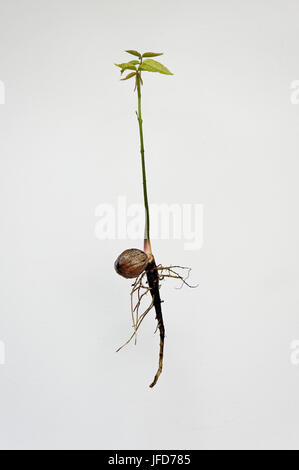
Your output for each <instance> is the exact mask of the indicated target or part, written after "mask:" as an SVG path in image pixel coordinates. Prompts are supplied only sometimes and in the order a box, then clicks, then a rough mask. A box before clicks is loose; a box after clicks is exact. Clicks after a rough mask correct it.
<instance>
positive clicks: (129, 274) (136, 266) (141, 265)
mask: <svg viewBox="0 0 299 470" xmlns="http://www.w3.org/2000/svg"><path fill="white" fill-rule="evenodd" d="M148 262H149V259H148V256H147V254H146V253H144V251H142V250H138V249H137V248H130V249H128V250H125V251H123V252H122V253H121V254H120V255H119V257H118V258H117V260H116V261H115V263H114V268H115V271H116V272H117V273H118V274H120V275H121V276H123V277H125V278H126V279H130V278H133V277H137V276H139V274H141V273H142V272H143V271H144V270H145V268H146V266H147V265H148Z"/></svg>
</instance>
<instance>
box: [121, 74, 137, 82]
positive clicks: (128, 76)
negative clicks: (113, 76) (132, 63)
mask: <svg viewBox="0 0 299 470" xmlns="http://www.w3.org/2000/svg"><path fill="white" fill-rule="evenodd" d="M135 75H136V72H131V73H129V75H127V76H126V77H125V78H121V80H128V79H129V78H132V77H135Z"/></svg>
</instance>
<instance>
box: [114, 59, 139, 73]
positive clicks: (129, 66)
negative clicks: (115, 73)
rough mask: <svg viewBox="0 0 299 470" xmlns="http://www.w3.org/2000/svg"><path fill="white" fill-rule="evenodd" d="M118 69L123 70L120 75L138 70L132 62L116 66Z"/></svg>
mask: <svg viewBox="0 0 299 470" xmlns="http://www.w3.org/2000/svg"><path fill="white" fill-rule="evenodd" d="M114 65H116V67H119V68H121V71H120V73H121V74H123V73H124V71H125V70H137V69H136V67H135V65H133V64H131V63H130V62H124V63H123V64H114Z"/></svg>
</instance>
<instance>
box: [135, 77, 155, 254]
mask: <svg viewBox="0 0 299 470" xmlns="http://www.w3.org/2000/svg"><path fill="white" fill-rule="evenodd" d="M136 86H137V96H138V112H137V120H138V124H139V136H140V154H141V166H142V182H143V199H144V209H145V229H144V251H145V252H146V253H147V254H152V250H151V243H150V216H149V206H148V196H147V184H146V171H145V159H144V142H143V127H142V115H141V86H140V75H139V74H138V73H137V75H136Z"/></svg>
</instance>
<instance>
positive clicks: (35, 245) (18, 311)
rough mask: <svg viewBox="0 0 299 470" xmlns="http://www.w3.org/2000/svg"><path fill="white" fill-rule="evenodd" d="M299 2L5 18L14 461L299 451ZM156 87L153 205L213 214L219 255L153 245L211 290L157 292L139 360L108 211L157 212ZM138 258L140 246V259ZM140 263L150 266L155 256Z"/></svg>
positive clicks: (6, 416) (2, 141)
mask: <svg viewBox="0 0 299 470" xmlns="http://www.w3.org/2000/svg"><path fill="white" fill-rule="evenodd" d="M298 14H299V4H298V2H297V1H295V0H294V1H291V0H279V1H274V0H272V1H270V0H269V1H266V0H263V1H260V0H259V1H258V0H254V1H244V0H243V1H237V0H229V1H228V0H227V1H222V0H221V1H220V0H218V1H215V0H212V1H211V0H209V1H208V0H205V1H203V0H201V1H198V0H196V1H195V0H194V1H190V0H189V1H188V0H187V1H186V0H185V1H181V0H179V1H168V0H166V1H156V0H152V1H151V2H148V1H147V2H145V1H144V0H141V1H140V0H139V1H135V0H134V1H121V0H118V1H115V0H110V1H100V0H98V1H96V0H84V1H83V0H81V1H74V0H72V1H70V0H69V1H68V0H59V1H58V0H53V1H51V2H49V1H45V0H23V1H21V0H19V1H16V0H6V1H4V0H0V79H1V80H2V81H3V82H4V83H5V87H6V104H5V105H1V106H0V159H1V160H0V214H1V218H0V224H1V231H0V286H1V294H0V309H1V310H0V340H1V341H3V342H5V352H6V364H5V365H0V416H1V420H0V446H1V448H8V449H15V448H25V449H29V448H35V449H38V448H53V449H56V448H83V449H85V448H98V449H101V448H103V449H105V448H106V449H112V448H115V449H140V448H157V449H163V448H164V449H165V448H169V449H192V448H193V449H194V448H195V449H217V448H225V449H228V448H233V449H238V448H243V449H244V448H298V433H299V431H298V419H299V404H298V387H299V366H295V365H292V364H291V362H290V352H291V350H290V344H291V342H292V341H293V340H295V339H299V316H298V313H299V311H298V300H299V298H298V297H299V293H298V292H299V290H298V284H299V268H298V255H299V253H298V236H299V224H298V196H299V188H298V170H299V164H298V147H299V146H298V125H299V105H297V106H296V105H292V104H291V101H290V94H291V91H290V84H291V82H292V81H293V80H296V79H299V65H298V39H299V32H298ZM128 48H129V49H131V48H132V49H138V50H140V51H146V50H153V51H164V52H165V56H164V57H163V60H161V61H163V62H164V63H165V65H166V66H168V67H169V68H170V69H171V70H172V71H173V72H174V73H175V75H174V76H173V77H168V76H163V75H158V74H150V73H148V74H147V75H145V74H144V81H145V85H144V89H143V93H144V99H143V118H144V126H145V146H146V157H147V167H148V180H149V195H150V200H151V202H153V203H157V204H158V203H202V204H203V205H204V245H203V247H202V249H201V250H199V251H193V252H190V251H189V252H188V251H184V247H183V241H171V240H170V241H155V242H154V246H153V249H154V253H155V255H156V259H157V262H159V263H163V264H170V263H173V264H182V265H186V266H191V267H192V268H193V271H192V279H193V281H194V282H199V283H200V286H199V288H198V289H195V290H190V289H187V288H184V289H182V290H175V289H174V287H175V283H172V282H169V283H168V284H167V285H165V286H164V287H163V288H162V298H163V299H164V300H165V303H164V304H163V307H164V316H165V323H166V329H167V338H166V346H165V368H164V371H163V374H162V376H161V378H160V380H159V383H158V384H157V386H156V388H154V389H153V390H152V389H149V387H148V385H149V383H150V382H151V380H152V378H153V375H154V373H155V370H156V365H157V358H158V335H155V336H154V335H153V332H154V329H155V321H154V316H153V315H152V316H151V317H148V318H147V321H145V323H144V327H143V331H142V332H141V334H140V336H139V343H138V345H137V346H136V347H134V346H133V345H130V346H129V347H127V349H125V350H122V352H120V353H118V354H116V353H115V349H116V347H117V346H119V345H120V344H121V343H122V342H123V341H124V340H125V339H126V338H127V336H128V334H129V332H130V324H131V323H130V312H129V290H130V281H126V280H124V279H122V278H120V277H118V276H117V275H116V274H115V272H114V269H113V262H114V260H115V258H116V257H117V255H118V254H119V253H120V252H121V251H123V250H124V249H125V248H129V247H131V246H132V242H130V241H126V240H113V241H100V240H98V239H97V238H96V237H95V235H94V229H95V224H96V218H95V215H94V212H95V208H96V207H97V206H98V204H101V203H111V204H115V203H116V201H117V198H118V196H119V195H125V196H126V197H127V199H128V203H139V202H142V186H141V175H140V162H139V154H138V149H139V143H138V129H137V122H136V115H135V110H136V94H134V93H133V89H132V87H133V83H131V82H120V81H119V71H118V70H117V69H116V67H114V65H113V64H114V63H115V62H122V61H124V60H126V58H127V57H126V54H125V53H124V52H123V51H124V50H125V49H128ZM136 244H137V242H136V243H134V244H133V246H134V245H136ZM139 247H140V248H141V247H142V244H141V242H140V244H139Z"/></svg>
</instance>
